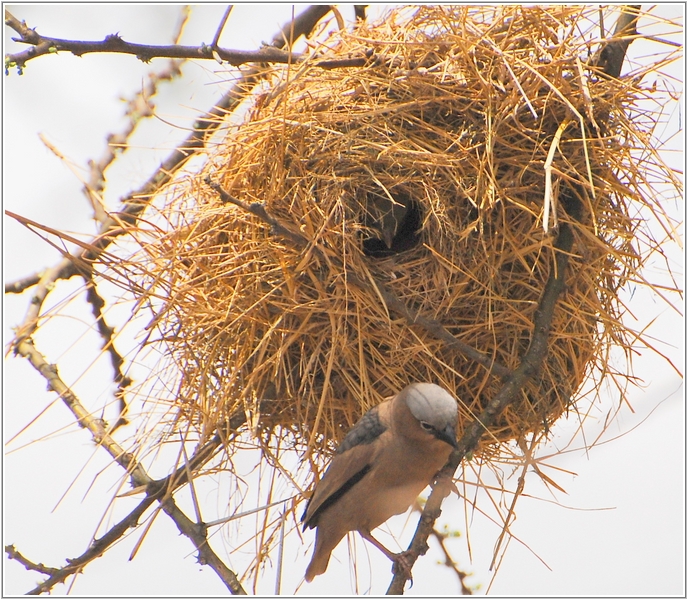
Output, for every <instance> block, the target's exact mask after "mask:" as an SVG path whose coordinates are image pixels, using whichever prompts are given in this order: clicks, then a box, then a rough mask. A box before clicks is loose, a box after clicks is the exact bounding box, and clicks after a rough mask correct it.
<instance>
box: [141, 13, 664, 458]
mask: <svg viewBox="0 0 688 600" xmlns="http://www.w3.org/2000/svg"><path fill="white" fill-rule="evenodd" d="M596 14H597V9H596V8H594V7H587V8H582V7H576V6H573V7H572V6H566V5H557V6H549V7H544V8H543V7H523V6H518V5H509V6H500V7H488V6H479V7H467V6H459V7H448V6H443V7H421V8H414V9H413V10H410V9H401V10H398V11H395V12H393V13H392V14H391V15H389V16H388V18H386V19H385V21H384V22H382V23H379V24H372V25H369V24H362V25H360V26H359V27H357V28H356V29H355V30H354V31H353V32H351V31H341V32H338V33H336V34H334V35H332V36H330V37H326V36H324V35H323V36H321V38H320V39H318V40H317V42H318V43H316V44H314V46H315V49H314V51H313V56H312V58H310V59H309V60H307V61H306V62H304V63H300V64H295V65H292V66H289V67H275V68H270V69H269V70H268V71H267V73H266V76H265V78H266V79H265V85H264V86H263V88H262V91H261V92H260V93H258V94H256V95H255V96H254V98H253V101H252V105H251V107H250V110H249V112H248V114H247V116H246V118H245V119H244V121H243V122H242V123H241V124H240V125H239V126H238V127H236V128H234V129H233V130H232V131H231V133H230V134H229V135H227V137H226V139H224V140H223V141H222V142H221V143H220V144H219V145H218V147H217V148H216V150H215V151H214V153H213V154H212V155H211V156H210V159H209V161H208V163H207V165H206V166H205V168H204V169H203V170H202V172H200V173H198V174H197V175H196V176H194V177H191V178H190V179H188V180H187V181H185V182H183V183H182V184H181V185H179V184H178V185H177V186H176V187H175V188H174V190H173V193H172V194H171V197H169V198H168V201H167V202H166V204H165V206H164V207H163V208H162V215H163V217H164V223H163V225H164V226H163V228H162V229H156V230H154V240H153V241H152V242H148V243H147V244H146V245H145V259H144V261H143V263H142V264H143V265H144V269H145V271H146V277H145V279H146V281H145V282H143V285H144V287H145V288H146V289H149V290H150V294H151V297H153V296H154V295H155V296H156V297H158V298H162V300H161V301H158V310H157V317H156V321H155V323H154V326H155V327H156V328H157V329H158V330H159V331H160V332H161V335H162V340H163V341H164V350H163V351H164V352H165V353H166V354H167V356H169V357H170V359H171V360H172V361H173V362H174V364H175V365H177V368H178V369H179V389H178V391H177V393H176V394H175V401H174V407H175V411H176V416H175V422H176V423H177V424H181V425H183V426H184V427H185V428H187V427H188V426H189V425H191V427H192V428H193V429H195V430H197V431H198V435H199V438H200V439H201V440H204V439H208V438H209V437H210V436H212V435H214V433H215V432H216V431H218V430H223V429H224V428H225V427H226V426H227V424H228V422H229V420H230V419H232V418H233V417H234V418H236V416H237V415H246V419H247V422H248V423H249V424H250V425H251V426H252V427H253V428H254V429H255V430H256V431H258V432H260V433H261V434H262V435H263V436H266V437H269V436H270V435H273V434H274V435H279V436H282V435H285V432H289V433H290V434H292V435H293V436H294V439H296V441H297V443H298V447H300V448H308V450H310V451H315V452H316V454H317V453H318V452H320V451H322V450H324V449H327V448H328V447H329V446H328V443H329V442H330V441H337V440H340V439H341V436H342V435H343V433H344V432H345V431H346V430H347V429H348V428H349V427H350V426H351V425H352V424H353V423H354V422H355V421H356V420H357V418H358V417H359V416H360V415H361V414H362V412H364V411H365V410H367V409H368V408H370V406H372V405H374V404H376V403H378V402H380V401H381V399H382V398H383V397H385V396H388V395H391V394H393V393H395V392H396V391H397V390H399V389H401V388H402V387H403V386H404V385H406V384H408V383H409V382H412V381H432V382H436V383H438V384H440V385H442V386H444V387H446V388H447V389H449V390H451V391H452V392H454V393H455V394H456V396H457V397H458V398H460V400H461V413H462V416H463V419H462V420H463V421H464V422H465V421H466V420H467V419H470V418H472V417H473V416H474V415H476V414H477V413H479V412H480V410H481V409H482V407H483V406H484V405H485V404H486V402H487V401H488V400H489V399H490V398H491V397H492V396H493V395H494V393H495V392H496V390H498V389H499V387H500V386H501V384H502V379H501V378H500V377H499V376H495V370H497V372H498V373H502V372H504V371H505V370H509V369H513V368H514V367H515V366H516V365H517V364H518V363H519V360H520V357H521V356H522V355H523V353H524V352H525V350H526V349H527V347H528V344H529V341H530V338H531V335H532V324H533V317H534V311H535V309H536V306H537V303H538V300H539V298H540V296H541V294H542V291H543V287H544V284H545V282H546V280H547V278H548V276H549V271H550V268H551V265H553V264H554V261H553V254H554V251H553V240H554V239H555V238H556V232H557V225H558V224H560V223H562V222H566V223H570V225H571V226H572V228H573V230H574V234H575V243H574V248H573V252H572V256H571V261H570V267H569V272H568V273H567V281H566V286H567V287H566V292H565V294H564V296H563V297H562V298H561V299H560V303H559V306H558V308H557V311H556V315H555V318H554V323H553V326H552V331H551V335H550V351H549V355H548V357H547V360H546V362H545V363H544V364H543V367H542V371H541V373H539V374H538V375H537V376H536V377H534V378H533V380H532V381H531V383H530V384H529V385H528V386H527V387H526V389H524V390H523V393H522V397H521V399H520V401H519V402H517V403H515V404H512V405H511V406H510V407H509V408H508V409H507V411H506V412H505V414H503V415H502V416H501V418H500V420H499V422H498V424H497V426H496V427H494V428H493V429H492V430H491V431H490V436H491V437H489V436H488V437H486V438H484V439H485V443H486V444H490V443H492V442H494V441H505V440H510V439H514V438H519V437H520V436H522V435H523V434H525V433H527V432H537V433H538V434H542V435H545V434H546V433H547V431H548V428H549V427H550V425H551V424H552V423H553V422H554V421H555V420H556V419H557V418H559V417H560V416H561V415H562V414H564V413H566V412H568V411H570V410H575V400H576V391H577V390H578V389H579V388H580V387H581V384H582V383H583V382H584V380H585V379H586V377H587V376H588V375H590V374H592V373H597V374H600V373H605V372H606V360H607V357H608V353H609V350H610V348H611V347H615V346H621V347H622V348H626V349H627V348H628V347H629V346H630V341H629V339H630V338H629V334H628V332H627V330H626V329H625V327H624V325H623V324H622V323H621V317H620V315H621V312H622V306H621V305H620V303H619V300H618V294H619V290H620V289H621V288H622V287H623V286H624V285H625V284H626V282H627V281H628V280H629V278H636V275H637V273H638V271H639V269H640V268H641V266H642V263H643V260H644V258H645V257H646V256H647V255H648V254H649V252H651V251H652V250H653V246H654V245H655V244H656V243H655V242H654V240H652V239H651V238H647V237H644V238H640V237H638V235H637V229H638V228H639V226H641V224H642V223H641V221H640V219H639V218H638V217H637V216H635V215H637V214H638V207H640V206H644V207H646V208H648V209H649V210H650V211H652V212H653V213H655V214H656V215H657V216H658V218H660V219H661V207H660V206H658V204H656V203H655V199H654V198H653V197H649V196H648V194H647V190H648V189H650V188H651V186H650V184H649V183H648V181H647V180H648V178H649V175H648V173H650V172H652V177H653V178H656V177H657V173H659V174H660V176H661V177H663V179H664V181H665V182H668V183H669V184H670V185H676V182H675V181H672V180H671V177H670V174H668V172H667V170H666V169H665V168H664V167H663V166H662V165H661V164H657V162H658V159H657V158H656V154H654V153H647V154H648V156H649V158H648V159H647V160H648V161H649V163H650V164H648V163H644V164H643V163H640V162H639V161H637V151H638V149H640V150H647V146H648V144H649V143H650V142H649V140H650V139H651V136H650V135H649V134H650V133H651V128H652V126H653V123H652V119H651V118H648V117H644V118H641V117H642V114H641V113H640V112H639V111H636V112H634V110H633V108H632V107H633V103H634V101H635V100H636V99H637V98H638V97H639V96H641V95H643V94H645V91H643V90H642V89H641V86H640V79H641V78H640V77H639V76H638V73H635V74H634V75H636V77H635V78H634V79H630V78H624V77H622V78H619V79H611V78H608V77H603V76H600V75H599V74H597V73H596V72H595V70H594V69H593V68H591V67H590V66H588V57H589V55H590V53H591V52H593V51H594V50H595V46H594V45H592V44H591V42H590V41H589V39H590V37H591V35H590V34H589V33H586V32H590V31H591V27H592V19H594V17H595V16H596ZM360 57H368V60H367V62H366V64H365V65H364V66H356V67H348V68H330V69H325V68H323V67H322V64H323V63H322V62H321V61H324V60H325V61H335V62H336V61H341V60H344V59H349V58H360ZM330 66H332V65H330ZM651 68H652V67H648V70H650V69H651ZM641 75H642V73H641ZM207 182H210V183H211V184H212V185H208V183H207ZM653 184H654V185H657V183H656V179H655V180H653ZM381 196H383V197H386V198H389V197H390V196H391V197H392V198H394V199H395V200H397V201H398V202H402V203H405V204H406V205H407V206H408V207H409V211H408V213H407V214H410V215H411V219H410V222H409V221H407V222H406V224H407V231H405V232H401V231H399V232H398V233H397V237H396V238H395V239H394V243H393V245H392V248H391V250H389V251H387V248H386V246H384V245H382V240H381V238H382V235H381V231H380V229H379V228H378V229H376V228H375V226H374V223H373V225H371V223H372V221H371V218H370V214H371V212H372V211H373V209H374V206H373V205H374V203H375V202H376V199H379V198H380V197H381ZM409 223H410V224H409ZM390 297H394V298H396V299H397V301H398V302H401V303H403V305H405V306H406V309H407V313H408V314H407V315H406V316H408V315H409V314H410V315H416V314H419V315H421V316H422V319H421V320H420V321H421V322H420V324H419V323H418V322H417V323H415V324H413V323H410V322H409V320H408V319H407V318H405V315H404V314H403V313H404V311H403V310H401V311H400V310H399V309H398V308H399V307H398V306H397V305H394V303H393V302H392V303H391V304H390V301H389V299H390ZM440 325H441V326H442V327H443V328H444V330H445V331H446V332H449V333H450V334H451V335H453V336H455V338H458V340H460V341H461V342H463V343H464V344H467V345H469V346H470V347H472V348H473V349H474V350H476V351H478V352H480V353H481V354H482V355H484V357H486V360H494V362H495V363H496V364H497V365H501V367H502V370H501V371H499V370H498V368H499V367H496V368H495V369H493V370H492V371H491V370H489V369H488V368H486V367H485V366H484V364H480V363H479V362H476V361H475V360H473V359H471V358H467V357H466V355H465V353H464V352H462V351H460V350H459V349H457V347H456V345H452V344H448V343H447V342H446V339H445V340H442V339H438V337H437V336H436V335H433V334H432V333H431V329H432V327H433V326H436V327H440ZM445 338H446V336H445ZM460 428H461V425H460ZM485 449H487V448H485Z"/></svg>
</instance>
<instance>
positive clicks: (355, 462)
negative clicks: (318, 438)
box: [301, 402, 388, 529]
mask: <svg viewBox="0 0 688 600" xmlns="http://www.w3.org/2000/svg"><path fill="white" fill-rule="evenodd" d="M386 409H388V403H387V402H383V403H382V404H379V405H378V406H375V407H374V408H371V409H370V410H369V411H368V412H367V413H365V414H364V415H363V416H362V417H361V418H360V419H359V421H358V423H356V425H354V426H353V427H352V428H351V430H350V431H349V432H348V433H347V434H346V437H345V438H344V440H343V441H342V443H341V445H340V446H339V448H337V452H336V453H335V455H334V458H333V459H332V462H331V463H330V466H329V467H328V468H327V471H325V475H324V476H323V478H322V479H321V480H320V481H319V482H318V484H317V485H316V487H315V492H314V493H313V496H312V497H311V499H310V500H309V501H308V505H307V506H306V510H305V511H304V513H303V516H302V517H301V520H302V521H303V523H304V529H305V528H306V527H310V528H313V527H315V526H317V524H318V518H319V517H320V515H321V514H322V513H323V511H325V509H327V508H329V507H330V506H332V505H333V504H334V503H335V502H337V500H339V499H340V498H341V497H342V496H343V495H344V494H345V493H346V492H348V491H349V490H350V489H351V488H352V487H353V486H354V485H356V484H357V483H358V482H359V481H360V480H361V479H362V478H363V477H364V476H365V474H366V473H367V472H368V471H370V469H371V466H372V463H373V462H374V459H375V455H376V454H377V452H378V450H379V447H380V436H382V435H383V434H384V433H385V431H387V428H388V425H387V419H386V416H387V410H386Z"/></svg>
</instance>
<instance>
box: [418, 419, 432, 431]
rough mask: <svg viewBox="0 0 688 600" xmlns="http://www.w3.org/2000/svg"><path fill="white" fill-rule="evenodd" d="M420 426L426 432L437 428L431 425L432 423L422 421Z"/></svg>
mask: <svg viewBox="0 0 688 600" xmlns="http://www.w3.org/2000/svg"><path fill="white" fill-rule="evenodd" d="M420 426H421V427H422V428H423V429H425V431H432V430H433V429H435V428H434V427H433V426H432V425H430V423H428V422H427V421H421V422H420Z"/></svg>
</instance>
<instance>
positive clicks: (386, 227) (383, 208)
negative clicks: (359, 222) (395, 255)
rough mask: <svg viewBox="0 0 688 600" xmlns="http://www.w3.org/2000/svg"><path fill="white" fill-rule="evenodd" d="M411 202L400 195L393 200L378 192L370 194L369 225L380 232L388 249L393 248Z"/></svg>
mask: <svg viewBox="0 0 688 600" xmlns="http://www.w3.org/2000/svg"><path fill="white" fill-rule="evenodd" d="M409 203H410V200H409V198H408V197H407V196H403V195H398V197H395V198H391V197H390V196H388V195H387V194H379V193H377V192H373V193H369V194H368V215H367V220H368V221H369V225H370V226H371V227H372V228H373V229H376V230H377V231H378V232H379V235H380V239H381V240H382V241H383V242H384V244H385V246H386V247H387V249H391V248H392V244H393V243H394V238H395V236H396V235H397V233H399V231H400V229H401V227H402V224H403V222H404V219H405V218H406V215H407V213H408V211H409Z"/></svg>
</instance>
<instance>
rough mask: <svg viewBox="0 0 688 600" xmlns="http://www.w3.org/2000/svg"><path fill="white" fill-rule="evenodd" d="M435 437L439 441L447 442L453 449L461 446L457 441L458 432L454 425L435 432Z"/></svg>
mask: <svg viewBox="0 0 688 600" xmlns="http://www.w3.org/2000/svg"><path fill="white" fill-rule="evenodd" d="M435 437H436V438H437V439H438V440H442V441H443V442H446V443H447V444H449V445H450V446H452V447H453V448H458V447H459V444H458V443H457V441H456V430H455V429H454V427H453V426H452V425H447V426H446V427H445V428H444V429H443V430H442V431H440V430H439V429H436V430H435Z"/></svg>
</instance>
